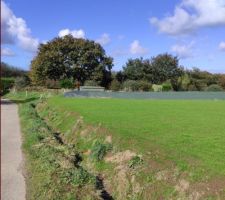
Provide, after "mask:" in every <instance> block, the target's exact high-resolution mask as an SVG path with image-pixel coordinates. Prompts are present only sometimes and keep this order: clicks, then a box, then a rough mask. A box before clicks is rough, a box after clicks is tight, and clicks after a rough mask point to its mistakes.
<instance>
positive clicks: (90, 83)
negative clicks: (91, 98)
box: [84, 80, 99, 86]
mask: <svg viewBox="0 0 225 200" xmlns="http://www.w3.org/2000/svg"><path fill="white" fill-rule="evenodd" d="M84 86H99V83H98V82H97V81H94V80H86V81H85V82H84Z"/></svg>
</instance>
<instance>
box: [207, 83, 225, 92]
mask: <svg viewBox="0 0 225 200" xmlns="http://www.w3.org/2000/svg"><path fill="white" fill-rule="evenodd" d="M206 91H211V92H220V91H223V88H222V87H221V86H219V85H216V84H212V85H210V86H209V87H207V89H206Z"/></svg>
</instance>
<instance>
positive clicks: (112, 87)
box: [110, 80, 121, 91]
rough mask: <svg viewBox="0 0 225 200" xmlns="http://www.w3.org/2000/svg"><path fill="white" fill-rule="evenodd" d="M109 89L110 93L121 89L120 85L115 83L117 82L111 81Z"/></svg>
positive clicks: (117, 82)
mask: <svg viewBox="0 0 225 200" xmlns="http://www.w3.org/2000/svg"><path fill="white" fill-rule="evenodd" d="M110 89H111V90H112V91H119V90H120V89H121V84H120V82H119V81H117V80H113V81H112V82H111V86H110Z"/></svg>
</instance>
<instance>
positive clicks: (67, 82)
mask: <svg viewBox="0 0 225 200" xmlns="http://www.w3.org/2000/svg"><path fill="white" fill-rule="evenodd" d="M59 84H60V87H61V88H68V89H71V88H73V86H74V84H73V81H71V80H70V79H63V80H61V81H60V82H59Z"/></svg>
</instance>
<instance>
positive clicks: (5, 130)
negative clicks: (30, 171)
mask: <svg viewBox="0 0 225 200" xmlns="http://www.w3.org/2000/svg"><path fill="white" fill-rule="evenodd" d="M21 143H22V142H21V134H20V124H19V117H18V113H17V105H16V104H13V103H11V102H9V101H7V100H2V101H1V176H2V180H1V199H2V200H25V194H26V192H25V191H26V190H25V180H24V177H23V174H22V167H23V166H22V164H23V157H22V151H21Z"/></svg>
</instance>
